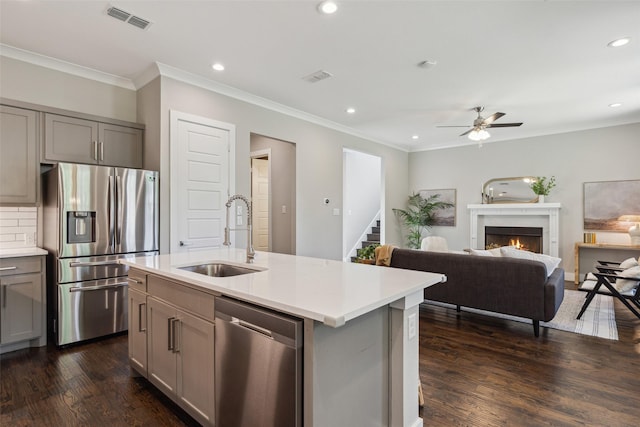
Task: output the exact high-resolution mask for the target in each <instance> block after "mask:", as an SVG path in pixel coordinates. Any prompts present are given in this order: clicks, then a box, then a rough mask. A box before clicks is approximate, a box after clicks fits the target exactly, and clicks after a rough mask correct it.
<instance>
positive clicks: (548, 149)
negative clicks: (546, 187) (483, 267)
mask: <svg viewBox="0 0 640 427" xmlns="http://www.w3.org/2000/svg"><path fill="white" fill-rule="evenodd" d="M638 135H640V123H636V124H631V125H623V126H614V127H609V128H600V129H593V130H586V131H580V132H570V133H564V134H556V135H547V136H540V137H535V138H526V139H520V140H513V141H505V142H495V143H488V144H487V143H485V144H484V146H483V147H482V148H478V147H477V146H466V147H460V148H452V149H447V150H436V151H424V152H419V153H411V154H410V155H409V190H410V191H416V190H419V189H430V188H455V189H457V207H456V214H457V221H456V224H457V225H456V227H434V234H437V235H440V236H443V237H446V238H447V240H448V242H449V247H450V248H451V249H463V248H467V247H469V214H468V212H467V204H470V203H481V195H480V194H481V188H482V184H483V183H484V182H485V181H487V180H489V179H491V178H500V177H510V176H525V175H532V176H551V175H555V177H556V180H557V186H556V188H554V189H553V190H552V191H551V194H550V195H549V196H548V197H547V198H546V201H547V202H559V203H561V204H562V209H561V215H560V257H561V258H562V259H563V265H564V268H565V270H566V271H567V273H573V269H574V252H573V248H574V243H575V242H581V241H582V238H583V235H582V233H583V232H584V230H583V227H582V220H583V214H582V212H583V197H582V194H583V183H584V182H594V181H616V180H628V179H640V173H639V172H638V162H639V160H640V139H639V137H638ZM638 197H640V195H638ZM597 239H598V241H599V242H610V243H624V244H628V243H629V235H628V234H626V233H597Z"/></svg>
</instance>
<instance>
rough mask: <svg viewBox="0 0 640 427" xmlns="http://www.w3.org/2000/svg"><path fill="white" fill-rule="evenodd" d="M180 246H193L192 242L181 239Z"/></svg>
mask: <svg viewBox="0 0 640 427" xmlns="http://www.w3.org/2000/svg"><path fill="white" fill-rule="evenodd" d="M180 246H191V243H189V242H184V241H182V240H180Z"/></svg>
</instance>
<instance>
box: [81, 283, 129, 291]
mask: <svg viewBox="0 0 640 427" xmlns="http://www.w3.org/2000/svg"><path fill="white" fill-rule="evenodd" d="M125 286H128V284H127V282H122V283H115V284H113V285H104V286H85V287H79V286H74V287H72V288H69V292H85V291H101V290H103V289H113V288H123V287H125Z"/></svg>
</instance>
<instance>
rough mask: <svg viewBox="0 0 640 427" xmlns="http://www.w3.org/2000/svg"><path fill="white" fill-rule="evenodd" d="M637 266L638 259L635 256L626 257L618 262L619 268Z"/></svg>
mask: <svg viewBox="0 0 640 427" xmlns="http://www.w3.org/2000/svg"><path fill="white" fill-rule="evenodd" d="M637 266H638V260H637V259H635V258H628V259H625V260H624V261H622V262H621V263H620V268H624V269H625V270H626V269H627V268H631V267H637Z"/></svg>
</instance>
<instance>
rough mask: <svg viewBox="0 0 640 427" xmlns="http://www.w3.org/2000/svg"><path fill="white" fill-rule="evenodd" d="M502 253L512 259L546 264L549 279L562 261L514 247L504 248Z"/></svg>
mask: <svg viewBox="0 0 640 427" xmlns="http://www.w3.org/2000/svg"><path fill="white" fill-rule="evenodd" d="M500 253H501V254H502V256H506V257H511V258H520V259H528V260H531V261H540V262H541V263H543V264H544V266H545V267H546V269H547V277H549V276H550V275H551V273H553V270H555V269H556V268H557V267H558V266H559V265H560V263H561V262H562V259H560V258H556V257H553V256H550V255H545V254H536V253H533V252H529V251H523V250H520V249H516V248H512V247H506V246H505V247H502V248H500Z"/></svg>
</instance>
